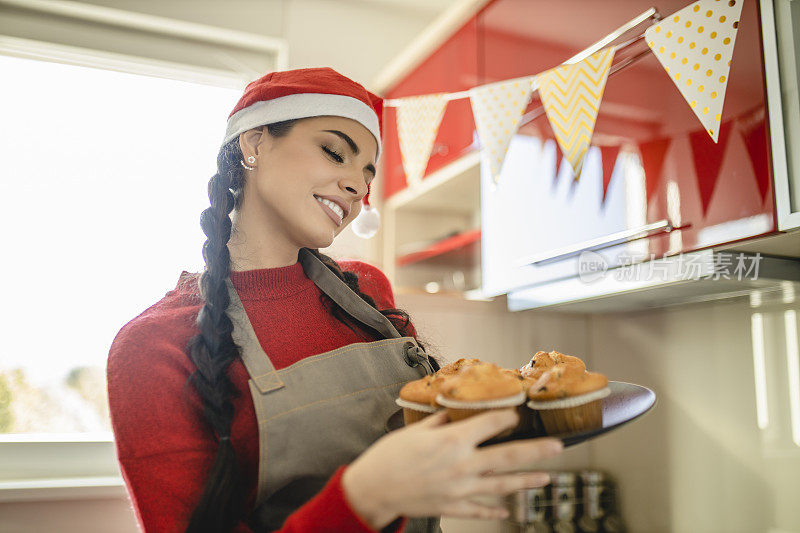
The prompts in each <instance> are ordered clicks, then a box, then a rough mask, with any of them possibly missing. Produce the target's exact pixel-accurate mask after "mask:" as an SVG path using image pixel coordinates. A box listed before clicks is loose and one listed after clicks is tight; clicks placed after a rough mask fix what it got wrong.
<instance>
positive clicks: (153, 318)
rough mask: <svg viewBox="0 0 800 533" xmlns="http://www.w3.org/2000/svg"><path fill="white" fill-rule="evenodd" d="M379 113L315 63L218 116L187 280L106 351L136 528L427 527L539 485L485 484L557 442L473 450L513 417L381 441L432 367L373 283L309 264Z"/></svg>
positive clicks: (254, 87) (277, 77)
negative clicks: (413, 385)
mask: <svg viewBox="0 0 800 533" xmlns="http://www.w3.org/2000/svg"><path fill="white" fill-rule="evenodd" d="M381 113H382V100H381V99H380V98H379V97H377V96H375V95H374V94H372V93H369V92H368V91H367V90H366V89H364V88H363V87H362V86H361V85H359V84H357V83H355V82H353V81H352V80H350V79H348V78H346V77H344V76H342V75H341V74H338V73H336V72H335V71H333V70H331V69H328V68H318V69H299V70H293V71H285V72H274V73H270V74H267V75H266V76H264V77H262V78H260V79H258V80H256V81H254V82H252V83H250V84H249V85H248V86H247V88H246V89H245V91H244V94H243V96H242V98H241V100H240V101H239V103H238V104H237V105H236V107H235V108H234V110H233V112H232V113H231V115H230V117H229V119H228V127H227V131H226V135H225V140H224V142H223V146H222V148H221V150H220V153H219V156H218V158H217V165H218V171H217V173H216V174H215V175H214V176H213V177H212V178H211V180H210V182H209V198H210V200H211V206H210V207H209V208H208V209H206V210H205V211H204V212H203V213H202V216H201V226H202V228H203V231H204V232H205V234H206V235H207V237H208V240H207V241H206V243H205V245H204V246H203V257H204V258H205V261H206V266H205V269H204V271H203V273H202V275H200V276H197V275H190V274H188V273H187V272H183V273H182V274H181V277H180V279H179V281H178V285H177V287H176V288H175V289H174V290H173V291H170V292H169V293H167V294H166V296H165V297H164V298H163V299H161V300H160V301H159V302H158V303H156V304H155V305H153V306H152V307H150V308H149V309H147V310H146V311H145V312H143V313H142V314H141V315H139V316H138V317H136V318H135V319H133V320H132V321H131V322H130V323H128V324H126V325H125V327H123V328H122V330H121V331H120V332H119V334H118V335H117V337H116V338H115V340H114V343H113V345H112V347H111V350H110V353H109V361H108V392H109V402H110V407H111V418H112V425H113V428H114V432H115V435H116V442H117V450H118V456H119V460H120V464H121V467H122V473H123V476H124V478H125V481H126V484H127V486H128V490H129V492H130V495H131V498H132V500H133V502H134V508H135V510H136V513H137V517H138V519H139V521H140V523H141V524H142V526H143V527H144V529H145V530H146V531H148V532H150V531H183V530H186V531H213V532H221V531H237V532H238V531H272V530H276V529H280V530H281V531H317V530H319V531H322V530H325V531H374V530H378V529H383V528H386V529H387V530H405V531H437V530H438V518H425V517H439V516H441V515H447V516H457V517H479V518H497V517H502V516H505V513H506V511H505V509H502V508H495V507H492V506H488V505H484V504H480V503H476V502H474V501H472V500H471V498H472V497H473V496H476V495H481V494H495V495H496V494H506V493H509V492H512V491H514V490H518V489H522V488H525V487H535V486H541V485H543V484H545V483H547V481H548V478H547V475H546V474H542V473H535V472H525V473H518V474H508V473H506V474H502V473H494V471H497V472H501V471H502V470H504V469H505V470H511V469H513V468H514V467H515V466H516V467H518V466H520V465H524V464H529V463H530V462H532V461H535V460H538V459H540V458H543V457H547V456H551V455H554V454H556V453H558V452H559V451H560V449H561V443H560V442H558V441H556V440H553V439H540V440H533V441H527V442H525V441H523V442H517V443H511V444H503V445H496V446H491V447H486V448H481V449H478V448H477V447H476V446H477V445H478V444H479V443H480V442H482V441H484V440H486V439H488V438H489V437H491V436H493V435H496V434H497V433H499V432H501V431H502V430H504V429H505V428H508V427H509V426H511V425H513V424H515V423H516V414H515V413H514V412H513V411H512V410H504V411H499V412H496V413H491V414H484V415H480V416H477V417H473V418H472V419H470V420H467V421H462V422H458V423H452V424H445V422H446V420H445V417H444V416H443V415H432V416H430V417H428V418H427V419H426V420H424V421H423V422H420V423H418V424H415V425H413V426H410V427H408V428H404V429H401V430H398V431H394V432H392V433H390V434H388V435H385V436H384V433H385V429H384V427H385V422H386V420H387V419H388V417H389V416H390V415H391V414H392V413H393V412H394V411H395V410H396V408H397V407H396V405H395V404H394V399H395V398H396V396H397V392H398V390H399V389H400V387H401V386H402V385H403V383H406V382H408V381H410V380H413V379H418V378H420V377H421V376H423V375H425V374H426V373H431V372H433V371H434V370H435V369H437V368H438V365H437V363H436V361H435V360H433V359H432V358H429V357H428V356H427V354H425V352H424V350H423V349H422V346H421V345H420V344H419V343H418V342H417V341H416V338H415V337H416V335H415V332H414V329H413V327H412V325H411V324H410V322H409V320H408V315H407V314H406V313H404V312H403V311H401V310H398V309H395V308H394V299H393V296H392V290H391V287H390V286H389V283H388V280H387V279H386V277H385V276H384V275H383V274H382V273H381V272H380V271H379V270H377V269H375V268H374V267H371V266H370V265H367V264H365V263H362V262H358V261H353V262H342V263H341V264H338V263H336V262H335V261H333V260H332V259H330V258H328V257H326V256H324V255H322V254H321V253H319V251H318V249H319V248H323V247H327V246H329V245H330V244H331V243H332V242H333V239H334V238H335V237H336V235H338V234H339V233H340V232H341V231H342V230H343V229H344V228H345V227H346V226H347V225H348V224H349V223H350V222H351V221H352V220H353V219H354V218H355V217H356V216H358V214H359V212H360V210H361V201H362V199H363V198H364V197H365V196H366V195H367V194H368V192H369V184H370V182H371V180H372V179H373V178H374V176H375V165H376V162H377V160H378V157H379V155H380V149H381V145H380V118H381ZM231 214H232V220H231V216H230V215H231ZM345 326H346V327H345Z"/></svg>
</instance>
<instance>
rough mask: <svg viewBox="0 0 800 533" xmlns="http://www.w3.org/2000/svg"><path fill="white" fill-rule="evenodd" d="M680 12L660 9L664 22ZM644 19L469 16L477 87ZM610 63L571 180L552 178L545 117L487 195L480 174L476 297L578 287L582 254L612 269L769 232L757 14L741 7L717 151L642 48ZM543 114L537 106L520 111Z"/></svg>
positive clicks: (518, 7)
mask: <svg viewBox="0 0 800 533" xmlns="http://www.w3.org/2000/svg"><path fill="white" fill-rule="evenodd" d="M545 5H547V6H550V7H552V9H550V8H548V9H544V6H545ZM685 5H687V2H683V1H662V2H658V3H657V4H656V7H657V9H658V11H659V12H660V13H662V14H664V15H669V14H671V13H673V12H675V11H678V10H679V9H681V8H682V7H684V6H685ZM647 7H649V4H645V3H641V5H640V6H638V7H637V6H631V4H630V3H626V4H620V3H615V2H591V3H584V4H581V6H580V7H579V6H577V5H576V4H574V3H570V2H566V3H564V2H551V1H545V2H527V1H523V0H496V1H495V2H492V3H491V4H489V5H488V6H487V7H486V8H485V9H484V10H483V11H482V12H481V13H480V14H479V15H478V25H479V29H480V30H479V31H480V32H481V35H482V38H481V42H482V45H483V50H484V51H483V53H482V54H481V55H482V57H485V58H491V60H488V59H487V60H486V61H485V64H484V65H483V67H482V70H483V72H484V73H485V78H486V80H487V81H493V80H497V79H508V78H513V77H519V76H523V75H526V74H531V73H538V72H541V71H543V70H546V69H548V68H550V67H552V66H553V65H557V64H558V63H560V62H561V61H564V60H565V59H567V58H569V57H571V56H573V55H575V54H577V53H578V52H580V51H582V50H583V49H585V48H586V47H588V46H589V45H591V44H592V43H593V42H595V41H597V40H599V39H601V38H603V37H604V36H605V35H607V34H608V33H611V32H612V31H614V30H615V29H616V28H617V27H619V26H620V25H622V24H623V23H625V22H626V21H627V20H629V19H631V18H633V17H634V16H635V15H638V14H639V12H641V11H644V10H646V8H647ZM542 13H547V15H546V16H544V17H543V16H541V14H542ZM537 14H538V15H539V16H537ZM521 21H526V23H525V24H523V23H522V22H521ZM650 23H651V21H648V22H646V23H645V24H642V25H640V26H639V27H637V28H635V30H634V31H632V32H629V33H628V34H627V35H624V36H622V37H621V38H620V39H618V40H617V43H623V42H625V41H627V40H628V39H631V38H632V37H636V35H638V34H641V33H642V32H643V31H644V29H645V28H646V27H647V26H648V25H649V24H650ZM614 65H615V66H612V73H611V74H610V75H609V77H608V81H607V83H606V86H605V91H604V93H603V97H602V103H601V105H600V108H599V113H598V116H597V121H596V124H595V130H594V135H593V137H592V146H591V148H590V149H589V152H588V153H587V156H586V160H585V163H584V168H583V172H582V174H581V176H580V179H579V180H577V181H576V180H574V179H573V175H572V169H571V168H570V166H569V163H568V162H567V161H566V160H561V162H560V165H559V167H558V168H556V163H557V155H559V154H557V150H560V149H559V148H558V147H557V145H556V143H555V139H554V135H553V132H552V129H551V127H550V123H549V122H548V120H547V117H546V115H545V114H543V113H541V114H539V116H538V118H536V119H534V120H532V121H530V122H528V123H527V124H525V125H524V126H523V127H522V128H520V130H519V132H518V135H516V136H515V138H514V139H513V141H512V144H511V147H510V149H509V151H508V155H507V158H506V162H505V166H504V168H503V171H502V174H501V176H500V178H499V186H498V187H497V189H496V190H494V191H492V190H491V183H490V181H491V180H490V179H489V177H488V173H484V178H483V185H482V191H481V192H482V214H483V226H482V227H483V243H484V244H483V246H484V248H483V252H484V253H483V257H484V269H483V276H484V277H483V290H484V292H485V293H486V294H488V295H497V294H503V293H507V292H509V291H514V290H516V289H519V288H522V287H527V286H533V285H536V284H542V283H547V282H551V281H555V280H559V279H564V278H569V277H575V276H578V275H579V274H580V272H579V270H580V268H581V267H582V266H583V265H582V263H581V253H580V252H582V251H585V250H591V251H592V253H593V254H597V255H598V256H599V257H596V260H597V261H599V262H601V263H602V264H603V267H604V268H609V269H611V268H614V267H617V266H620V265H622V264H625V263H626V262H637V261H646V260H650V259H651V258H653V257H663V256H664V255H668V256H671V255H676V254H682V253H688V252H693V251H697V250H701V249H704V248H709V247H713V246H717V245H720V244H725V243H729V242H732V241H736V240H739V239H744V238H751V237H754V236H759V235H765V234H769V233H772V232H774V231H775V230H776V225H775V218H774V205H773V203H774V200H773V191H772V187H771V182H770V177H771V169H770V167H769V153H768V150H769V139H768V137H767V135H768V127H767V124H766V120H767V108H766V90H765V86H764V79H765V74H764V65H763V56H762V50H761V36H760V24H759V17H758V8H757V4H756V3H755V2H746V3H745V4H744V6H743V11H742V15H741V19H740V24H739V31H738V35H737V40H736V43H735V49H734V54H733V59H732V63H731V70H730V73H729V79H728V86H727V93H726V95H725V106H724V112H723V117H722V128H721V133H720V139H719V142H718V143H716V144H715V143H714V142H713V141H712V140H711V138H710V137H709V136H708V135H707V134H706V132H705V131H704V129H703V126H702V125H701V124H700V122H699V121H698V120H697V118H696V117H695V115H694V113H693V111H692V110H691V108H690V107H689V105H688V104H687V102H686V101H685V100H684V98H683V96H682V95H681V94H680V93H679V91H678V90H677V88H676V87H675V86H674V84H673V81H672V80H671V79H670V78H669V76H668V75H667V73H666V72H665V71H664V68H663V67H662V65H661V64H660V63H659V62H658V60H657V59H656V57H655V55H654V54H653V53H652V52H650V50H649V48H648V47H647V44H646V43H645V42H644V40H643V39H638V40H634V41H633V42H632V44H629V45H628V46H626V47H624V48H620V49H619V50H618V51H617V54H616V57H615V61H614ZM616 66H619V68H615V67H616ZM540 107H541V102H540V101H539V100H538V97H537V95H536V94H535V95H534V98H533V100H532V102H531V105H530V106H529V111H528V112H529V113H530V112H531V111H532V110H535V109H536V108H540ZM570 252H571V253H570Z"/></svg>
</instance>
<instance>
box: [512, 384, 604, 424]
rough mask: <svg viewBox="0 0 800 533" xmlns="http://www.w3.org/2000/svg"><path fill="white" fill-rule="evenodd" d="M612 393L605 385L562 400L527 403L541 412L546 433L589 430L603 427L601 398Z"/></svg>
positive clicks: (540, 415)
mask: <svg viewBox="0 0 800 533" xmlns="http://www.w3.org/2000/svg"><path fill="white" fill-rule="evenodd" d="M610 393H611V389H609V388H608V387H605V388H603V389H600V390H596V391H593V392H589V393H587V394H581V395H580V396H573V397H571V398H563V399H561V400H551V401H547V402H535V401H533V400H531V401H529V402H528V403H527V404H526V405H527V406H528V407H530V408H531V409H533V410H534V411H536V412H537V413H538V414H539V417H540V418H541V420H542V424H543V425H544V430H545V433H546V434H548V435H558V434H562V433H573V432H576V431H588V430H590V429H597V428H601V427H603V402H602V401H601V400H602V399H603V398H605V397H606V396H608V395H609V394H610Z"/></svg>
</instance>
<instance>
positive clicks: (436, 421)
mask: <svg viewBox="0 0 800 533" xmlns="http://www.w3.org/2000/svg"><path fill="white" fill-rule="evenodd" d="M446 423H447V411H446V410H445V409H440V410H439V411H437V412H435V413H433V414H430V415H428V416H426V417H425V418H423V419H422V420H420V421H419V422H415V423H414V425H415V426H416V427H436V426H441V425H443V424H446Z"/></svg>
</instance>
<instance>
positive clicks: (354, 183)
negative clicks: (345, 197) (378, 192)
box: [339, 173, 367, 198]
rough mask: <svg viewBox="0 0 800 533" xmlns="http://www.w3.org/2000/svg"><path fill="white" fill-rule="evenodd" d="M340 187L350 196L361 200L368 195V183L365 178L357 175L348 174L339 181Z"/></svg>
mask: <svg viewBox="0 0 800 533" xmlns="http://www.w3.org/2000/svg"><path fill="white" fill-rule="evenodd" d="M339 187H340V188H341V189H343V190H345V191H347V192H348V193H349V194H351V195H353V196H355V197H358V198H361V197H364V196H365V195H366V194H367V182H366V181H365V180H364V176H363V175H362V176H359V175H357V174H356V173H347V174H346V175H344V176H342V177H341V178H340V179H339Z"/></svg>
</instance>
